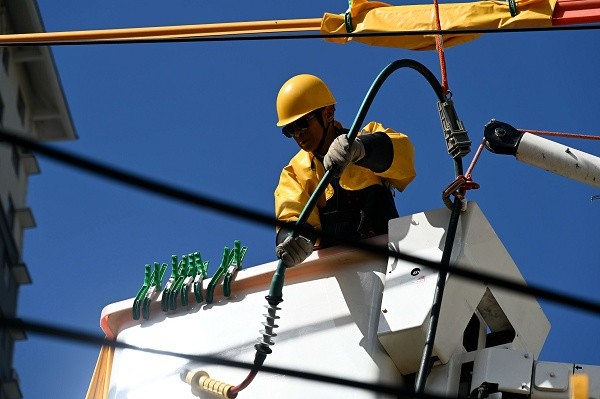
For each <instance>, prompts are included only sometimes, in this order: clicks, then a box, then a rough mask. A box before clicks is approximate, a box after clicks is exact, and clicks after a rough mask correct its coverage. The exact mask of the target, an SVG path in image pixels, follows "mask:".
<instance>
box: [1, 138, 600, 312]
mask: <svg viewBox="0 0 600 399" xmlns="http://www.w3.org/2000/svg"><path fill="white" fill-rule="evenodd" d="M0 141H6V142H9V143H12V144H14V145H17V146H19V147H23V148H27V149H29V150H31V151H34V152H36V153H38V154H40V155H43V156H46V157H48V158H51V159H53V160H55V161H58V162H61V163H63V164H66V165H70V166H74V167H76V168H78V169H81V170H85V171H87V172H89V173H92V174H94V175H97V176H101V177H104V178H107V179H109V180H112V181H116V182H119V183H122V184H127V185H129V186H132V187H136V188H138V189H142V190H144V191H147V192H150V193H153V194H156V195H160V196H163V197H166V198H169V199H173V200H177V201H179V202H182V203H186V204H188V205H193V206H195V207H200V208H208V209H212V210H214V211H217V212H220V213H223V214H227V215H230V216H235V217H239V218H242V219H245V220H247V221H250V222H255V223H259V224H262V225H266V226H270V227H273V226H275V225H281V222H280V221H277V220H275V219H274V218H273V217H270V216H266V215H265V214H263V213H260V212H258V211H254V210H250V209H246V208H242V207H240V206H237V205H234V204H230V203H225V202H223V201H222V200H217V199H212V198H208V197H206V196H203V195H200V194H196V193H193V192H191V191H187V190H184V189H181V188H178V187H175V186H171V185H168V184H165V183H160V182H157V181H155V180H151V179H148V178H145V177H142V176H139V175H135V174H133V173H131V172H128V171H124V170H119V169H117V168H115V167H112V166H108V165H104V164H101V163H99V162H96V161H92V160H89V159H85V158H83V157H81V156H78V155H74V154H71V153H68V152H66V151H62V150H59V149H56V148H52V147H50V146H47V145H43V144H40V143H37V142H35V141H32V140H29V139H26V138H23V137H20V136H19V135H18V133H16V132H10V131H8V130H6V129H5V128H0ZM321 236H322V237H325V238H336V237H331V236H328V235H326V234H321ZM338 241H340V243H341V244H342V245H344V246H346V247H354V248H358V249H361V250H364V251H367V252H370V253H373V254H376V255H380V256H388V257H395V258H397V259H400V260H403V261H406V262H410V263H415V264H419V265H422V266H425V267H429V268H431V269H434V270H441V271H445V272H449V273H453V274H454V275H456V276H461V277H464V278H467V279H470V280H474V281H481V282H484V283H486V284H491V285H495V286H498V287H502V288H507V289H510V290H513V291H516V292H519V293H522V294H525V295H530V296H535V297H537V298H543V299H547V300H550V301H553V302H556V303H560V304H563V305H566V306H570V307H573V308H577V309H580V310H584V311H586V312H590V313H594V314H600V302H596V301H593V300H589V299H586V298H581V297H575V296H573V295H568V294H563V293H559V292H557V291H551V290H548V289H545V288H542V287H537V286H535V285H524V284H521V283H518V282H515V281H511V280H507V279H505V278H502V277H498V276H493V275H490V274H487V273H481V272H476V271H473V270H469V269H467V268H465V267H460V265H451V266H449V267H443V266H442V265H441V264H440V263H439V262H434V261H431V260H427V259H423V258H419V257H416V256H413V255H409V254H405V253H400V252H394V251H391V250H389V249H387V248H384V247H381V246H376V245H373V244H369V243H366V242H362V241H360V240H340V239H339V238H338Z"/></svg>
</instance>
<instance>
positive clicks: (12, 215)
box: [7, 195, 15, 233]
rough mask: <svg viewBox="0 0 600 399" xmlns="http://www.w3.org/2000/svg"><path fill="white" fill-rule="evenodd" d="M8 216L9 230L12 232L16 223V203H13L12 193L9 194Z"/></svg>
mask: <svg viewBox="0 0 600 399" xmlns="http://www.w3.org/2000/svg"><path fill="white" fill-rule="evenodd" d="M7 217H8V230H9V231H10V232H11V233H12V231H13V227H14V225H15V204H14V203H13V200H12V197H11V196H10V195H9V196H8V209H7Z"/></svg>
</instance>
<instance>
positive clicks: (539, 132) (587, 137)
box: [517, 129, 600, 140]
mask: <svg viewBox="0 0 600 399" xmlns="http://www.w3.org/2000/svg"><path fill="white" fill-rule="evenodd" d="M517 130H518V131H519V132H521V133H531V134H535V135H537V136H555V137H567V138H572V139H585V140H600V136H592V135H589V134H574V133H561V132H548V131H545V130H526V129H517Z"/></svg>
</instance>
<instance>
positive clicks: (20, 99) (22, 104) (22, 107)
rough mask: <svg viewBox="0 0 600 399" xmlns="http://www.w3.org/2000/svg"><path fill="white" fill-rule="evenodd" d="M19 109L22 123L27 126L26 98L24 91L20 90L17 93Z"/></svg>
mask: <svg viewBox="0 0 600 399" xmlns="http://www.w3.org/2000/svg"><path fill="white" fill-rule="evenodd" d="M17 111H19V118H21V124H23V126H25V100H23V93H22V92H21V90H19V94H18V95H17Z"/></svg>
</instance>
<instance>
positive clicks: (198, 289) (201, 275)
mask: <svg viewBox="0 0 600 399" xmlns="http://www.w3.org/2000/svg"><path fill="white" fill-rule="evenodd" d="M194 265H195V266H196V277H195V278H194V296H195V297H196V303H202V301H203V300H204V298H203V297H202V281H203V280H204V279H205V278H206V276H207V275H208V272H207V270H208V261H206V262H203V261H202V256H200V252H196V253H194Z"/></svg>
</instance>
